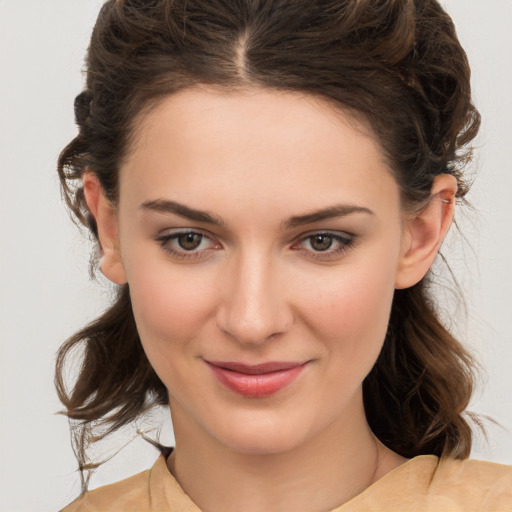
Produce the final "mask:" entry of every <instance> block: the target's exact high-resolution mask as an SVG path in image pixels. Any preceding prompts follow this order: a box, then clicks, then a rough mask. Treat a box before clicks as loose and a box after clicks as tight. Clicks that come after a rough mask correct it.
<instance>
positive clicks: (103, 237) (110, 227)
mask: <svg viewBox="0 0 512 512" xmlns="http://www.w3.org/2000/svg"><path fill="white" fill-rule="evenodd" d="M83 188H84V195H85V200H86V202H87V206H88V208H89V211H90V212H91V214H92V216H93V217H94V220H95V221H96V225H97V227H98V236H99V243H100V248H101V262H100V268H101V272H102V274H103V275H104V276H105V277H106V278H107V279H109V280H110V281H112V282H113V283H116V284H124V283H126V273H125V270H124V265H123V262H122V259H121V255H120V252H119V235H118V227H117V219H116V213H115V210H114V208H113V206H112V204H111V203H110V201H109V200H108V199H107V198H106V197H105V194H104V193H103V188H102V186H101V184H100V182H99V180H98V178H97V177H96V175H95V174H93V173H91V172H87V173H85V174H84V177H83Z"/></svg>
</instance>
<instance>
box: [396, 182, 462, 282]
mask: <svg viewBox="0 0 512 512" xmlns="http://www.w3.org/2000/svg"><path fill="white" fill-rule="evenodd" d="M431 192H432V194H431V199H430V201H429V203H428V204H427V206H425V208H423V209H422V210H421V211H420V212H418V213H416V214H414V215H413V216H412V217H411V218H409V219H408V220H407V221H406V225H405V227H404V234H403V240H402V249H401V255H400V260H399V263H398V268H397V273H396V278H395V288H397V289H401V288H409V287H411V286H414V285H415V284H416V283H418V282H419V281H421V279H423V277H424V276H425V275H426V274H427V272H428V270H429V269H430V267H431V265H432V263H433V262H434V259H435V257H436V256H437V253H438V252H439V248H440V247H441V244H442V242H443V240H444V237H445V236H446V234H447V233H448V230H449V228H450V225H451V223H452V220H453V214H454V209H455V194H456V193H457V180H456V179H455V177H453V176H451V175H449V174H441V175H439V176H437V177H436V178H435V180H434V183H433V185H432V191H431Z"/></svg>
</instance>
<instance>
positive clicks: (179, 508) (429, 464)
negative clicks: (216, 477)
mask: <svg viewBox="0 0 512 512" xmlns="http://www.w3.org/2000/svg"><path fill="white" fill-rule="evenodd" d="M363 511H364V512H372V511H375V512H377V511H379V512H402V511H404V512H405V511H407V512H477V511H478V512H512V466H504V465H500V464H494V463H490V462H481V461H473V460H464V461H461V460H454V459H448V458H442V459H439V458H438V457H436V456H434V455H421V456H419V457H415V458H413V459H411V460H409V461H408V462H406V463H405V464H403V465H401V466H399V467H398V468H396V469H395V470H393V471H391V472H390V473H388V474H387V475H385V476H384V477H382V478H381V479H380V480H378V481H376V482H375V483H374V484H372V485H371V486H370V487H368V488H367V489H365V490H364V491H363V492H362V493H360V494H358V495H357V496H355V497H354V498H352V499H351V500H350V501H348V502H346V503H344V504H343V505H341V506H339V507H337V508H335V509H333V511H332V512H363ZM63 512H201V511H200V510H199V508H198V507H197V506H196V505H195V504H194V503H193V502H192V500H191V499H190V498H189V497H188V496H187V495H186V494H185V492H184V491H183V489H182V488H181V487H180V485H179V484H178V482H177V481H176V480H175V478H174V477H173V476H172V475H171V473H170V472H169V470H168V468H167V464H166V459H165V457H164V456H163V455H162V456H160V457H159V458H158V459H157V460H156V462H155V464H154V465H153V467H152V468H151V469H149V470H147V471H143V472H142V473H139V474H137V475H134V476H132V477H130V478H127V479H126V480H122V481H121V482H117V483H114V484H111V485H106V486H104V487H100V488H98V489H95V490H92V491H89V492H87V493H85V494H84V495H83V496H82V497H80V498H78V499H77V500H76V501H74V502H73V503H71V504H70V505H68V506H67V507H66V508H65V509H64V510H63Z"/></svg>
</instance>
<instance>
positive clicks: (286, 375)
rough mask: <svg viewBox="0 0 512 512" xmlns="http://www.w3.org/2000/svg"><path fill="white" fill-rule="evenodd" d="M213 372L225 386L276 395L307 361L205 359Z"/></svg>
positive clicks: (251, 393) (249, 393)
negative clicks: (247, 362)
mask: <svg viewBox="0 0 512 512" xmlns="http://www.w3.org/2000/svg"><path fill="white" fill-rule="evenodd" d="M205 362H206V364H207V365H208V366H209V368H210V369H211V370H212V372H213V375H214V376H215V377H216V378H217V380H218V381H219V382H220V383H221V384H222V385H223V386H224V387H226V388H228V389H229V390H231V391H233V392H234V393H237V394H239V395H243V396H246V397H251V398H263V397H268V396H271V395H274V394H275V393H277V392H279V391H281V390H282V389H283V388H285V387H286V386H288V385H289V384H291V383H292V382H293V381H294V380H295V379H297V377H298V376H299V375H300V374H301V373H302V371H303V370H304V368H305V367H306V365H307V363H308V361H306V362H278V361H272V362H268V363H262V364H255V365H247V364H243V363H238V362H231V361H230V362H226V361H206V360H205Z"/></svg>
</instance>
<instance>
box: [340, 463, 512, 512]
mask: <svg viewBox="0 0 512 512" xmlns="http://www.w3.org/2000/svg"><path fill="white" fill-rule="evenodd" d="M411 510H414V511H415V512H427V511H428V512H447V511H450V512H477V511H478V512H512V467H511V466H504V465H500V464H493V463H491V462H481V461H474V460H455V459H450V458H441V459H439V458H438V457H436V456H435V455H420V456H418V457H415V458H413V459H411V460H409V461H408V462H406V463H405V464H402V465H401V466H399V467H398V468H396V469H395V470H393V471H391V472H390V473H388V474H387V475H385V476H384V477H382V478H381V479H380V480H378V481H377V482H375V483H374V484H373V485H371V486H370V487H369V488H367V489H366V490H365V491H363V492H362V493H361V494H360V495H358V496H356V497H355V498H353V499H352V500H351V501H349V502H347V503H346V504H345V505H343V506H341V507H339V508H338V509H336V510H335V511H333V512H361V511H364V512H369V511H380V512H382V511H385V512H391V511H392V512H410V511H411Z"/></svg>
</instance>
